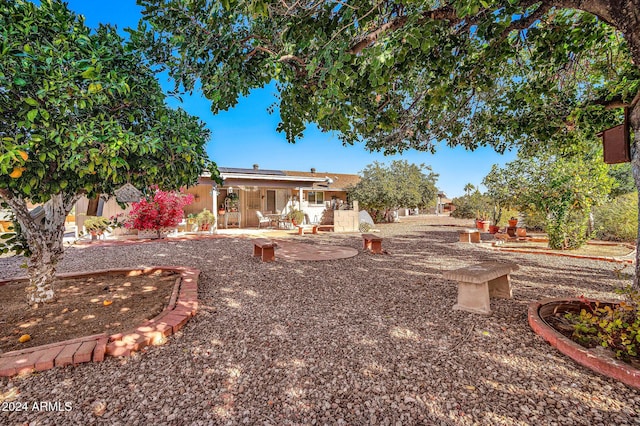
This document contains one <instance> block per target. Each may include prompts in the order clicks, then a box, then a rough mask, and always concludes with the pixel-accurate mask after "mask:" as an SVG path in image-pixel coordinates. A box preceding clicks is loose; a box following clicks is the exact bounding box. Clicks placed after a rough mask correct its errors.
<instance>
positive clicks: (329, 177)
mask: <svg viewBox="0 0 640 426" xmlns="http://www.w3.org/2000/svg"><path fill="white" fill-rule="evenodd" d="M285 173H286V174H287V175H288V176H298V177H315V178H321V179H323V181H322V182H319V183H316V184H314V187H316V188H318V189H324V190H329V191H344V190H345V189H347V188H348V187H350V186H353V185H355V184H357V183H358V182H360V176H358V175H352V174H346V173H332V172H298V171H293V170H285Z"/></svg>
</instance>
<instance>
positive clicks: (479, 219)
mask: <svg viewBox="0 0 640 426" xmlns="http://www.w3.org/2000/svg"><path fill="white" fill-rule="evenodd" d="M489 225H491V222H490V221H488V220H487V213H486V212H477V214H476V228H478V229H480V230H481V231H482V232H489Z"/></svg>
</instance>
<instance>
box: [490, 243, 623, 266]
mask: <svg viewBox="0 0 640 426" xmlns="http://www.w3.org/2000/svg"><path fill="white" fill-rule="evenodd" d="M491 249H492V250H496V251H503V252H510V253H523V254H540V255H546V256H564V257H571V258H574V259H585V260H599V261H602V262H612V263H627V264H633V263H634V259H620V258H615V257H603V256H587V255H581V254H571V253H551V252H548V251H542V250H529V249H519V248H502V247H497V246H492V247H491ZM626 256H630V254H628V255H626Z"/></svg>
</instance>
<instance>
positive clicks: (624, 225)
mask: <svg viewBox="0 0 640 426" xmlns="http://www.w3.org/2000/svg"><path fill="white" fill-rule="evenodd" d="M593 215H594V219H595V224H596V235H597V237H598V238H599V239H602V240H613V241H630V242H631V241H635V240H636V238H637V235H638V193H637V192H634V193H630V194H624V195H620V196H618V197H616V198H614V199H613V200H611V201H610V202H609V203H607V204H603V205H601V206H599V207H597V208H595V209H594V211H593Z"/></svg>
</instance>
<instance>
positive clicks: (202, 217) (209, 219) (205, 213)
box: [196, 209, 216, 231]
mask: <svg viewBox="0 0 640 426" xmlns="http://www.w3.org/2000/svg"><path fill="white" fill-rule="evenodd" d="M196 222H197V223H198V229H199V230H200V231H208V230H209V228H210V227H211V225H213V224H214V223H216V216H215V215H214V214H213V213H211V212H210V211H209V210H207V209H204V210H202V211H201V212H200V213H198V215H197V216H196Z"/></svg>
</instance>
